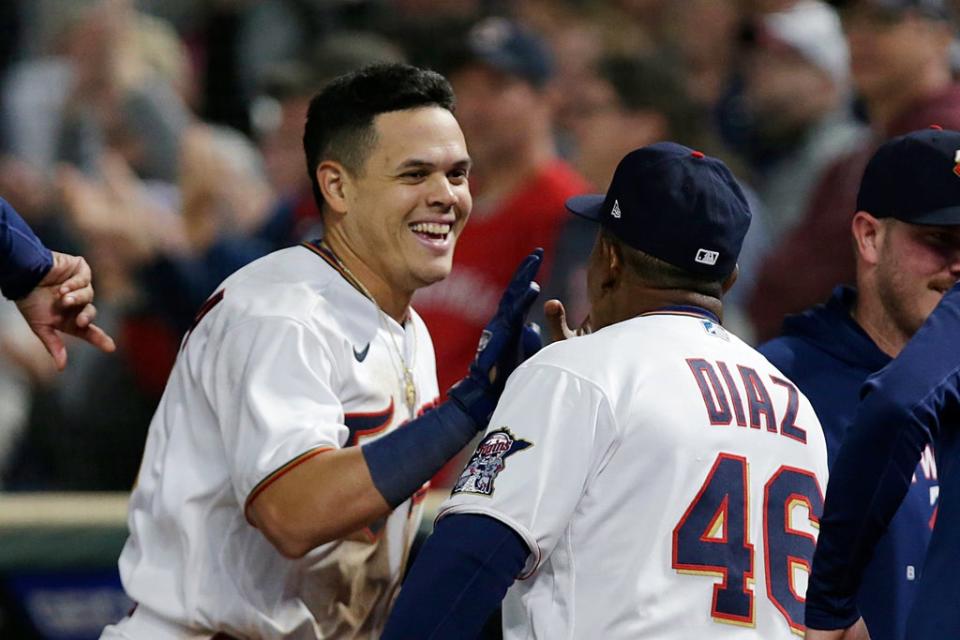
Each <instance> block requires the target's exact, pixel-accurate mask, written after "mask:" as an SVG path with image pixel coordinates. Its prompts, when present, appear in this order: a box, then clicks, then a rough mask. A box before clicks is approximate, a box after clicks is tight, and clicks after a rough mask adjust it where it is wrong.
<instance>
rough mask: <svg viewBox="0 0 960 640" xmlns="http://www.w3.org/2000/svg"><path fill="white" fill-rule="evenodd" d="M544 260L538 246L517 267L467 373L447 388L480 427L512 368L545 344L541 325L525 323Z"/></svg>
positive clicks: (486, 328)
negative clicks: (540, 328)
mask: <svg viewBox="0 0 960 640" xmlns="http://www.w3.org/2000/svg"><path fill="white" fill-rule="evenodd" d="M542 261H543V249H535V250H534V251H533V252H531V253H530V255H528V256H527V257H526V258H524V260H523V262H521V263H520V266H519V267H517V270H516V272H515V273H514V274H513V279H512V280H511V281H510V284H509V285H507V288H506V290H505V291H504V292H503V296H501V298H500V304H499V305H498V306H497V312H496V313H495V314H494V315H493V317H492V318H491V319H490V322H488V323H487V326H486V327H484V329H483V333H481V335H480V344H479V345H478V346H477V355H476V357H475V358H474V359H473V362H472V363H471V364H470V369H469V371H468V373H467V376H466V377H465V378H464V379H463V380H461V381H460V382H458V383H457V384H456V385H454V386H453V387H452V388H451V389H450V391H449V392H448V395H449V396H450V397H451V398H452V399H454V400H455V401H456V402H457V403H458V404H460V405H461V407H462V408H463V409H464V410H465V411H467V413H469V414H470V415H471V416H472V417H473V418H474V421H475V422H476V423H477V428H478V429H482V428H485V427H486V424H487V422H488V421H489V419H490V416H491V415H492V414H493V409H494V408H495V407H496V405H497V400H499V398H500V393H501V392H502V391H503V386H504V385H505V384H506V381H507V378H508V377H510V374H511V373H513V370H514V369H516V368H517V366H519V365H520V363H521V362H523V361H524V360H525V359H526V358H528V357H530V356H531V355H533V354H534V353H536V352H537V350H539V349H540V347H541V345H542V342H541V340H540V330H539V327H536V326H535V325H533V324H524V322H525V320H526V317H527V312H529V311H530V307H531V306H532V305H533V301H534V300H536V299H537V296H538V295H540V285H538V284H537V283H536V282H535V281H534V278H535V277H536V275H537V271H538V270H539V269H540V263H541V262H542Z"/></svg>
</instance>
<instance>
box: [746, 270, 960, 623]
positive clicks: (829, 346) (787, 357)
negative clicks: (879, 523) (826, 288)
mask: <svg viewBox="0 0 960 640" xmlns="http://www.w3.org/2000/svg"><path fill="white" fill-rule="evenodd" d="M855 297H856V292H855V291H854V290H852V289H850V288H849V287H837V288H836V289H835V290H834V292H833V295H832V296H831V298H830V299H829V300H828V301H827V303H826V304H823V305H818V306H816V307H814V308H812V309H810V310H808V311H806V312H805V313H803V314H800V315H797V316H791V317H789V318H787V320H786V322H785V323H784V326H783V333H782V335H781V336H780V337H779V338H775V339H773V340H771V341H770V342H767V343H765V344H763V345H761V347H760V352H761V353H763V354H764V355H765V356H766V357H767V358H768V359H769V360H770V361H771V362H772V363H773V364H774V365H775V366H776V367H777V368H778V369H780V370H781V371H782V372H783V373H784V374H786V376H787V377H788V378H790V379H791V380H792V381H793V382H794V383H795V384H796V385H797V387H799V388H800V390H801V391H803V393H804V394H805V395H806V396H807V398H809V400H810V402H811V404H812V405H813V408H814V410H815V411H816V413H817V417H818V418H819V419H820V423H821V424H822V426H823V430H824V435H825V436H826V440H827V456H828V461H829V465H830V468H831V478H830V482H831V483H833V482H834V476H833V472H834V469H833V467H834V462H835V461H836V458H837V454H838V452H839V450H840V444H841V442H842V441H843V437H844V434H845V433H846V432H847V429H848V428H849V427H850V425H851V423H852V422H853V419H854V413H855V411H856V409H857V405H858V403H859V399H860V389H861V387H862V386H863V383H864V382H865V381H866V379H867V377H868V376H870V375H871V374H873V373H875V372H876V371H879V370H880V369H881V368H883V367H884V366H886V364H887V363H889V362H890V357H889V356H888V355H886V354H885V353H883V352H882V351H880V349H879V348H878V347H877V346H876V345H875V344H874V342H873V340H871V339H870V337H869V336H868V335H867V334H866V333H865V332H864V331H863V329H861V328H860V326H859V325H858V324H857V323H856V322H855V321H854V320H853V318H852V317H851V315H850V308H851V305H852V303H853V302H854V300H855ZM955 339H956V340H960V335H958V336H957V337H956V338H955ZM914 465H915V467H916V472H915V473H914V474H913V478H908V479H907V482H908V483H909V490H908V491H907V495H906V497H905V499H904V501H903V504H902V506H901V507H900V509H899V510H898V511H897V512H896V515H895V516H894V517H893V520H892V521H891V522H890V526H889V530H888V531H887V533H886V535H884V536H883V537H882V538H881V539H880V540H879V543H878V545H877V547H876V550H875V553H874V557H873V560H872V561H871V562H869V564H868V565H867V566H866V568H865V573H864V578H863V582H862V586H861V587H860V589H859V591H858V592H857V594H856V606H857V608H858V609H859V612H860V613H861V614H862V615H863V617H864V620H865V621H866V623H867V626H868V628H869V629H870V634H871V637H872V638H873V639H874V640H901V639H902V638H903V637H904V632H905V629H906V623H907V616H908V612H909V609H910V605H911V604H912V603H913V601H914V599H915V597H916V593H917V588H918V585H919V579H920V575H921V572H922V567H923V561H924V556H925V553H926V549H927V544H928V542H929V540H930V534H931V527H932V525H933V519H934V513H935V506H936V500H937V496H938V490H939V487H938V485H937V468H936V464H935V463H934V461H933V459H932V457H931V456H930V452H929V450H928V451H926V452H925V453H924V457H923V460H922V461H921V463H920V464H919V465H916V463H914ZM957 572H958V573H960V565H958V566H957ZM955 606H960V605H955Z"/></svg>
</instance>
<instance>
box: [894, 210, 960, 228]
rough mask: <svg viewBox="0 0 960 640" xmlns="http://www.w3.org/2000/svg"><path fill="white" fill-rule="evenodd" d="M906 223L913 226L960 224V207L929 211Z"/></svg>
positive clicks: (913, 217)
mask: <svg viewBox="0 0 960 640" xmlns="http://www.w3.org/2000/svg"><path fill="white" fill-rule="evenodd" d="M906 222H909V223H911V224H938V225H954V224H960V207H947V208H946V209H937V210H936V211H928V212H926V213H923V214H921V215H918V216H911V217H910V219H909V220H907V221H906Z"/></svg>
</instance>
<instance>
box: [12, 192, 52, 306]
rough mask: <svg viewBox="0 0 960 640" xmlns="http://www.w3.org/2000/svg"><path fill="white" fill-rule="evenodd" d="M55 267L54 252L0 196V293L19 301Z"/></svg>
mask: <svg viewBox="0 0 960 640" xmlns="http://www.w3.org/2000/svg"><path fill="white" fill-rule="evenodd" d="M52 266H53V255H52V254H51V253H50V250H49V249H47V248H46V247H45V246H43V243H42V242H40V239H39V238H37V236H36V234H34V233H33V230H32V229H31V228H30V227H29V226H28V225H27V223H26V222H24V220H23V218H21V217H20V214H18V213H17V212H16V211H15V210H14V208H13V207H11V206H10V204H9V203H8V202H7V201H6V200H4V199H3V198H0V292H2V293H3V295H4V296H5V297H7V298H10V299H11V300H18V299H20V298H22V297H24V296H25V295H27V294H28V293H30V291H32V290H33V288H34V287H36V286H37V284H38V283H39V282H40V281H41V280H43V277H44V276H45V275H47V272H48V271H50V267H52Z"/></svg>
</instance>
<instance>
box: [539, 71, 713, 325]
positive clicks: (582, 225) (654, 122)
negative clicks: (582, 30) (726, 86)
mask: <svg viewBox="0 0 960 640" xmlns="http://www.w3.org/2000/svg"><path fill="white" fill-rule="evenodd" d="M587 72H588V73H589V75H584V76H583V77H582V78H581V81H580V83H579V87H578V88H577V91H576V93H573V94H571V95H568V96H567V97H566V99H565V101H564V110H565V113H564V122H565V124H566V126H567V127H568V129H569V133H570V134H571V137H572V143H573V161H574V165H575V166H576V168H577V170H578V171H579V172H580V173H581V174H582V175H583V176H584V177H585V178H586V179H587V181H588V182H589V184H590V185H591V188H592V189H593V190H595V191H597V192H602V191H604V190H605V189H606V188H607V181H608V180H609V179H610V176H612V175H613V172H614V169H616V167H617V164H618V163H619V162H620V159H621V158H623V156H625V155H626V154H627V153H628V152H630V151H632V150H634V149H637V148H639V147H643V146H646V145H648V144H652V143H654V142H660V141H663V140H674V141H676V142H680V143H682V144H685V145H688V146H691V147H693V148H703V147H704V145H705V144H708V137H709V131H708V129H707V126H706V125H707V119H706V118H705V117H704V116H703V113H702V111H701V110H700V109H699V108H698V107H697V106H696V105H694V104H693V103H692V102H691V101H690V99H689V98H688V96H687V94H686V91H685V89H684V85H683V81H682V79H681V78H682V74H680V73H679V71H678V69H677V65H676V64H674V63H673V62H672V61H671V60H670V59H669V58H666V57H652V56H646V57H639V56H630V55H623V54H608V55H605V56H602V57H601V58H600V59H598V60H597V61H596V62H595V63H594V65H592V67H591V68H590V69H588V71H587ZM562 225H563V227H562V228H563V230H562V232H561V234H560V236H559V240H558V244H557V251H556V261H555V263H554V267H553V269H552V270H551V272H550V275H549V278H547V280H548V281H549V284H548V285H547V286H546V287H545V289H544V293H543V295H542V296H541V298H542V301H545V300H548V299H550V298H559V299H560V300H561V301H563V303H564V305H565V307H566V310H567V313H568V314H569V317H570V322H571V323H573V324H578V323H579V322H580V321H581V320H583V318H584V317H585V315H586V313H587V311H588V308H589V303H588V301H587V295H586V294H587V292H586V278H585V275H584V274H585V273H586V266H587V258H588V257H589V255H590V251H591V249H592V247H593V242H594V239H595V236H596V233H595V231H596V230H595V229H594V228H593V227H592V226H591V225H590V224H589V223H587V222H585V221H582V220H581V219H580V218H578V217H575V216H569V217H568V218H567V219H566V220H563V221H562ZM540 306H541V307H542V305H540ZM536 316H537V317H538V320H542V309H541V312H540V313H538V314H536Z"/></svg>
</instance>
